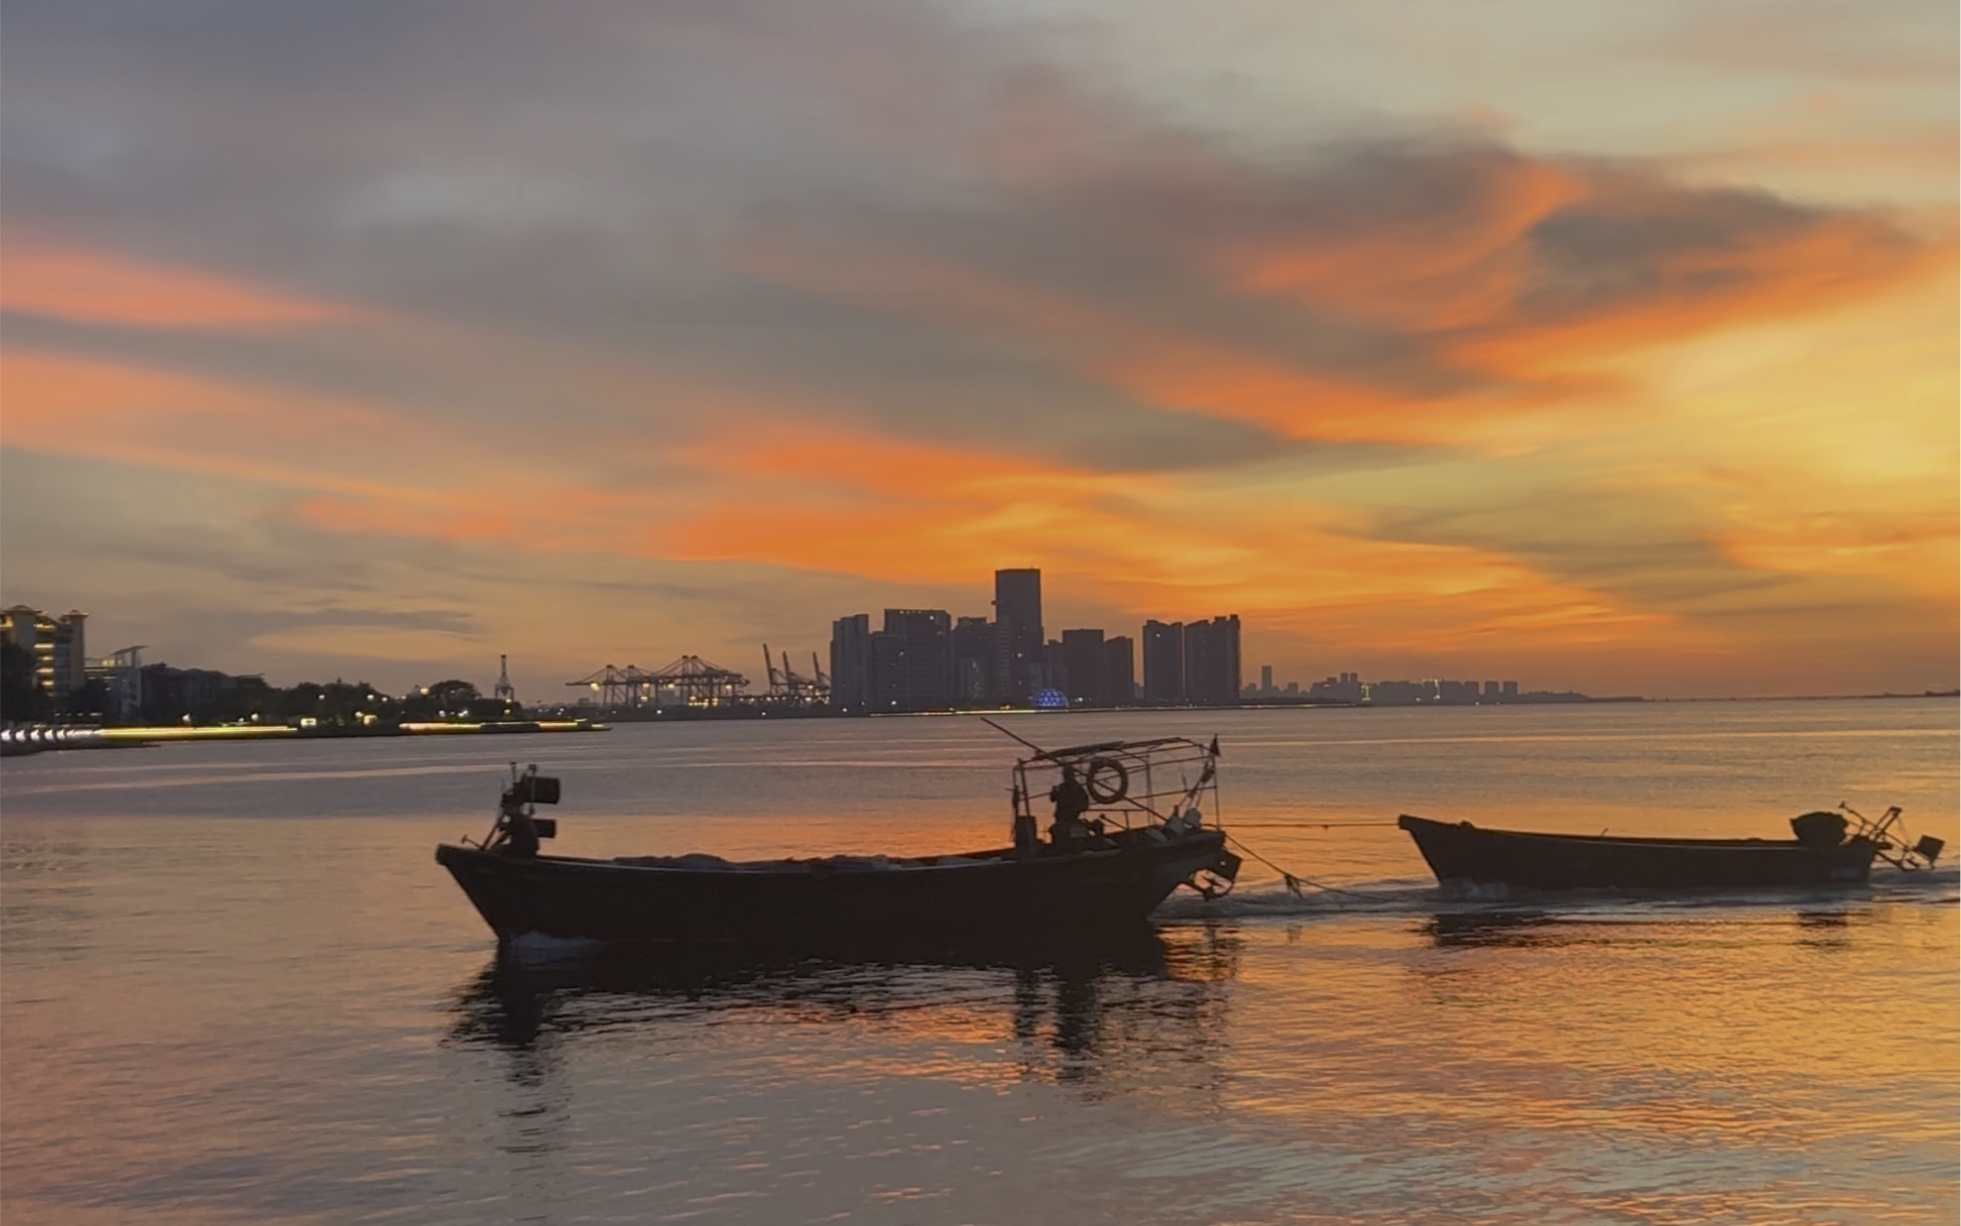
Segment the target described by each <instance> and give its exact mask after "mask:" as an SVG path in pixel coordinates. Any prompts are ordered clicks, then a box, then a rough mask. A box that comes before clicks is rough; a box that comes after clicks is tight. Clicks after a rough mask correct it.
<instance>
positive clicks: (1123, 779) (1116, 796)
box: [1083, 758, 1130, 805]
mask: <svg viewBox="0 0 1961 1226" xmlns="http://www.w3.org/2000/svg"><path fill="white" fill-rule="evenodd" d="M1105 773H1114V774H1115V775H1116V779H1115V781H1114V783H1113V785H1112V786H1109V787H1105V786H1103V785H1102V784H1101V783H1100V782H1099V780H1101V779H1102V777H1103V776H1104V774H1105ZM1083 787H1084V788H1085V789H1086V790H1087V791H1088V792H1089V798H1090V799H1091V800H1093V801H1095V802H1096V803H1097V804H1099V805H1113V804H1116V803H1117V802H1118V801H1120V800H1122V799H1123V798H1124V797H1125V796H1127V795H1129V794H1130V772H1129V771H1128V770H1125V769H1124V764H1123V763H1121V762H1119V761H1117V760H1116V759H1115V758H1091V759H1090V763H1089V770H1088V772H1087V773H1085V774H1084V776H1083Z"/></svg>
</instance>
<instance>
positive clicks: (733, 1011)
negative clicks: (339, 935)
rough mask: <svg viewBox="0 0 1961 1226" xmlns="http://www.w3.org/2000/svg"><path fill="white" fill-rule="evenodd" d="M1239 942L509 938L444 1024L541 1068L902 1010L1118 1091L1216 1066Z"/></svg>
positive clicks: (1143, 930)
mask: <svg viewBox="0 0 1961 1226" xmlns="http://www.w3.org/2000/svg"><path fill="white" fill-rule="evenodd" d="M1238 947H1239V937H1238V936H1237V934H1236V933H1234V932H1233V931H1231V930H1230V929H1222V928H1220V927H1219V926H1217V925H1194V926H1175V927H1169V928H1165V929H1162V930H1159V929H1153V928H1151V927H1150V926H1148V925H1138V926H1136V927H1135V928H1129V929H1124V930H1120V931H1117V932H1112V933H1099V934H1097V935H1096V936H1095V937H1094V938H1093V939H1088V940H1085V939H1084V938H1082V937H1080V936H1077V937H1074V938H1072V939H1070V940H1069V941H1067V942H1054V943H1049V944H1046V945H1044V944H1036V945H1031V944H1029V943H1027V942H1026V941H1025V940H1020V941H1017V942H1015V943H1013V944H1009V943H1005V942H1003V943H983V944H979V945H976V944H972V943H966V944H962V945H957V946H948V945H937V946H931V947H925V948H921V947H917V946H914V947H910V948H909V947H908V946H907V945H906V944H896V945H895V944H894V943H893V942H891V941H882V942H878V943H876V944H861V945H854V946H851V947H838V946H837V945H835V944H831V945H827V946H826V947H824V948H823V950H822V952H821V953H817V954H812V953H810V952H807V951H802V950H797V949H782V950H770V949H756V948H753V947H751V948H742V947H738V948H732V949H719V948H715V947H704V946H677V947H672V948H660V947H647V946H629V945H592V946H587V947H584V948H581V949H578V950H576V951H568V952H567V953H565V954H563V955H559V956H553V957H550V958H540V957H535V956H524V955H522V954H519V953H513V952H509V951H507V952H503V953H500V954H499V955H497V956H496V957H495V958H493V959H492V960H491V961H490V962H489V963H488V964H486V965H485V967H484V968H483V970H482V971H480V972H479V973H478V974H477V975H476V976H475V977H474V978H472V979H471V980H470V981H469V982H468V983H467V984H465V985H463V986H462V987H461V988H460V989H459V990H458V992H457V993H456V996H455V999H454V1002H453V1005H452V1013H453V1015H454V1020H453V1022H452V1024H451V1027H450V1039H451V1041H452V1042H453V1043H457V1044H464V1045H471V1046H492V1047H495V1048H500V1049H503V1050H505V1051H507V1052H509V1053H511V1054H512V1055H513V1056H516V1057H519V1058H520V1059H519V1060H518V1062H517V1064H515V1065H514V1066H513V1073H514V1075H516V1076H517V1078H518V1079H519V1080H521V1081H523V1080H530V1079H531V1077H532V1076H535V1075H536V1074H537V1073H538V1072H539V1071H541V1070H540V1068H539V1066H538V1064H537V1063H536V1062H535V1061H533V1060H530V1059H527V1057H534V1056H539V1055H541V1054H546V1053H548V1052H549V1051H550V1050H551V1049H555V1048H558V1047H560V1046H563V1045H565V1044H568V1043H575V1042H578V1041H580V1040H582V1039H584V1038H586V1037H589V1036H594V1035H597V1034H600V1033H617V1032H626V1031H636V1032H645V1033H648V1034H653V1033H657V1032H659V1033H670V1034H671V1033H672V1032H673V1030H674V1029H675V1028H680V1029H688V1028H691V1027H695V1026H698V1025H699V1024H701V1023H704V1022H708V1023H716V1022H725V1021H733V1020H741V1021H746V1022H758V1023H763V1024H770V1023H782V1024H786V1025H795V1026H812V1025H815V1026H830V1027H841V1028H845V1029H846V1030H847V1031H856V1032H863V1033H862V1034H860V1035H859V1037H870V1038H872V1039H874V1041H877V1042H884V1041H885V1039H884V1038H881V1037H879V1036H875V1035H872V1034H871V1033H870V1032H871V1031H873V1030H876V1029H877V1028H880V1027H888V1026H894V1025H897V1026H899V1027H901V1028H902V1029H903V1030H904V1032H905V1033H906V1034H907V1035H909V1036H912V1037H913V1038H920V1037H924V1038H925V1039H927V1040H928V1041H935V1040H941V1041H955V1042H959V1043H963V1044H984V1045H987V1046H988V1050H989V1051H1003V1052H1005V1053H1011V1059H1012V1061H1013V1063H1014V1066H1015V1070H1016V1073H1015V1075H1016V1076H1017V1077H1019V1078H1023V1079H1036V1080H1046V1081H1053V1082H1057V1083H1065V1084H1076V1085H1079V1086H1102V1088H1104V1089H1109V1090H1113V1091H1118V1092H1120V1091H1121V1086H1120V1085H1117V1084H1115V1083H1128V1082H1129V1081H1130V1080H1131V1079H1132V1078H1133V1077H1135V1078H1138V1079H1144V1080H1152V1079H1156V1080H1160V1081H1161V1080H1162V1078H1163V1077H1164V1076H1165V1075H1166V1073H1165V1069H1164V1068H1161V1067H1159V1066H1160V1065H1166V1066H1168V1065H1172V1064H1175V1065H1177V1066H1178V1067H1179V1068H1180V1069H1182V1070H1183V1071H1182V1072H1180V1073H1178V1074H1176V1076H1175V1080H1176V1081H1177V1082H1179V1083H1181V1084H1182V1087H1183V1088H1184V1089H1186V1090H1191V1089H1197V1088H1200V1087H1201V1086H1204V1085H1209V1084H1211V1083H1212V1082H1213V1081H1214V1080H1215V1079H1216V1076H1217V1073H1218V1068H1219V1061H1218V1056H1219V1054H1220V1052H1221V1051H1222V1050H1223V1048H1224V1045H1225V1041H1226V1039H1225V1029H1226V1024H1227V1009H1226V988H1227V985H1228V984H1229V983H1230V981H1231V980H1232V979H1233V978H1234V976H1235V975H1236V974H1237V971H1238V956H1239V948H1238ZM973 1050H976V1051H978V1048H977V1047H976V1048H974V1049H973ZM995 1059H996V1062H998V1057H996V1058H995ZM520 1067H522V1068H526V1069H529V1070H530V1073H529V1074H525V1073H522V1072H520ZM1105 1083H1109V1084H1105Z"/></svg>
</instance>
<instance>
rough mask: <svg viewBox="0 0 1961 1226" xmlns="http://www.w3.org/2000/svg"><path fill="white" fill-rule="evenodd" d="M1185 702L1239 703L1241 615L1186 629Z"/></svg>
mask: <svg viewBox="0 0 1961 1226" xmlns="http://www.w3.org/2000/svg"><path fill="white" fill-rule="evenodd" d="M1184 639H1185V701H1187V702H1192V703H1197V704H1199V705H1201V706H1221V707H1223V706H1231V705H1233V704H1234V703H1236V702H1238V701H1239V696H1240V679H1239V676H1240V669H1239V615H1238V614H1237V613H1234V614H1231V615H1229V616H1226V617H1215V618H1213V619H1212V620H1211V621H1202V622H1188V623H1187V624H1186V626H1185V635H1184Z"/></svg>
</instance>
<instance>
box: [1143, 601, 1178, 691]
mask: <svg viewBox="0 0 1961 1226" xmlns="http://www.w3.org/2000/svg"><path fill="white" fill-rule="evenodd" d="M1144 700H1145V701H1146V702H1183V701H1185V627H1184V624H1183V623H1181V622H1170V623H1166V622H1159V621H1149V622H1145V623H1144Z"/></svg>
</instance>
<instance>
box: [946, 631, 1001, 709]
mask: <svg viewBox="0 0 1961 1226" xmlns="http://www.w3.org/2000/svg"><path fill="white" fill-rule="evenodd" d="M994 644H995V632H994V623H993V622H990V621H988V620H987V619H986V618H985V617H963V618H960V619H959V620H958V621H956V622H954V624H953V698H954V702H955V704H956V705H959V706H974V707H978V706H986V705H990V704H992V703H993V702H995V701H996V699H995V696H994V684H993V673H994V656H995V651H994Z"/></svg>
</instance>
